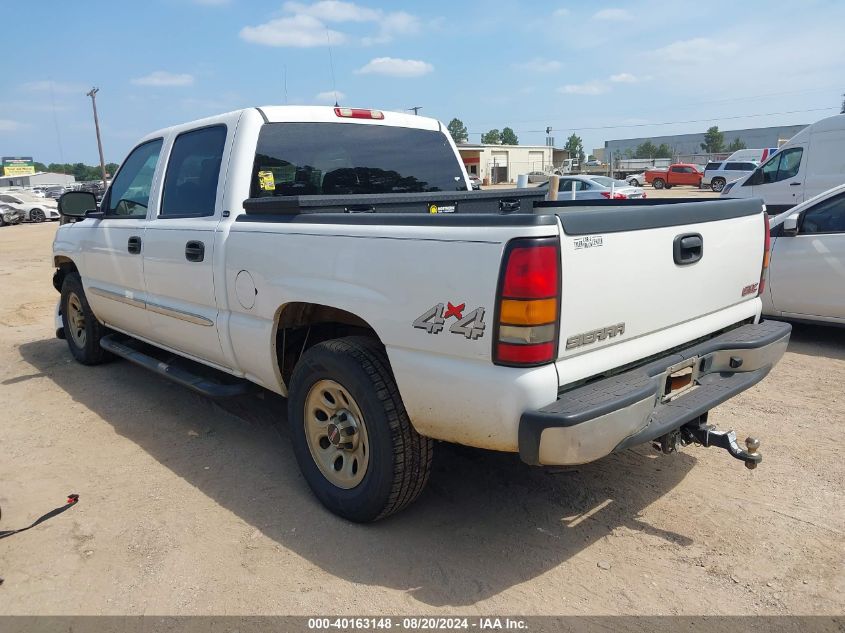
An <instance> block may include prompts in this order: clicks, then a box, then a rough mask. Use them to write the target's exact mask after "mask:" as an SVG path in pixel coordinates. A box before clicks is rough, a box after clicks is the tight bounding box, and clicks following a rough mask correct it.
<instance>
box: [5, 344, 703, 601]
mask: <svg viewBox="0 0 845 633" xmlns="http://www.w3.org/2000/svg"><path fill="white" fill-rule="evenodd" d="M20 352H21V355H22V356H23V358H24V359H25V360H26V361H27V362H28V363H30V364H31V365H32V366H33V367H34V369H35V370H37V371H39V372H42V373H43V374H45V375H47V376H49V378H50V379H51V380H53V381H54V382H55V383H56V385H57V386H58V387H59V388H61V389H63V390H64V391H66V392H67V393H68V394H70V396H71V397H72V398H74V399H75V400H76V401H77V402H80V403H81V404H83V405H84V406H85V407H87V408H89V409H90V410H92V411H94V412H95V413H97V414H98V415H99V416H100V417H101V418H102V419H103V420H104V421H106V422H107V423H109V424H110V425H112V427H113V428H114V430H115V431H116V432H117V433H119V434H120V435H122V436H124V437H126V438H128V439H129V440H131V441H132V442H134V443H135V444H137V445H138V446H139V447H140V448H141V449H143V450H144V451H146V452H147V453H148V454H149V455H151V456H152V457H153V458H154V459H156V460H157V461H158V462H159V463H160V464H162V465H163V466H165V467H166V468H168V469H170V470H171V471H172V472H173V473H175V474H176V475H178V476H179V477H182V478H184V479H185V480H186V481H187V482H188V483H190V484H191V485H193V486H195V487H196V488H197V489H199V490H200V491H202V492H203V493H204V494H206V495H207V496H208V497H210V498H212V499H213V500H214V501H216V502H217V503H219V504H220V505H221V506H222V507H224V508H225V509H227V510H229V511H231V512H233V513H234V514H236V515H237V516H238V517H240V519H242V520H243V521H245V522H246V523H248V524H250V525H252V526H254V527H255V528H257V529H258V530H260V531H261V532H262V533H264V534H265V535H267V536H268V537H270V538H271V539H273V540H274V541H276V542H277V543H278V544H279V545H280V546H281V547H284V548H286V549H289V550H291V551H293V552H295V553H296V554H298V555H299V556H302V557H303V558H305V559H306V560H307V561H309V562H310V563H311V564H313V565H315V566H318V567H320V568H322V569H324V570H325V571H326V572H328V573H330V574H332V575H334V576H336V577H338V578H341V579H343V580H346V581H349V582H354V583H363V584H366V585H377V586H384V587H389V588H393V589H398V590H403V591H407V592H409V593H410V594H411V595H413V596H414V598H416V599H417V600H420V601H422V602H424V603H426V604H429V605H433V606H445V605H454V606H460V605H470V604H474V603H476V602H478V601H479V600H482V599H485V598H488V597H490V596H493V595H496V594H498V593H500V592H502V591H504V590H506V589H508V588H510V587H513V586H515V585H518V584H520V583H523V582H526V581H528V580H530V579H532V578H535V577H537V576H539V575H541V574H544V573H545V572H547V571H549V570H551V569H553V568H555V567H556V566H558V565H559V564H561V563H562V562H564V561H566V560H568V559H570V558H572V557H573V556H576V555H577V554H579V552H581V551H582V550H584V549H585V548H587V547H589V546H590V545H591V544H593V543H595V542H596V541H597V540H599V539H601V538H603V537H605V536H607V535H609V534H610V533H611V532H612V531H613V530H615V529H618V528H620V527H622V528H627V529H630V530H636V531H639V532H643V533H645V534H647V535H650V536H651V537H654V538H659V539H663V540H665V541H668V542H670V543H672V544H675V545H681V546H687V545H690V544H691V541H690V539H689V538H687V537H686V536H684V535H681V534H676V533H673V532H671V531H667V530H665V529H663V528H661V526H660V525H654V524H650V523H649V522H647V521H646V520H644V519H643V518H641V516H640V513H641V512H642V511H643V510H644V509H645V508H646V507H647V506H649V505H650V504H651V503H653V502H654V501H656V500H657V499H659V498H660V497H662V496H663V495H665V494H666V493H667V492H669V491H670V490H671V489H672V488H674V487H675V486H676V485H677V484H678V483H679V482H680V481H681V480H682V479H683V478H684V476H685V475H686V474H687V472H688V471H689V470H690V469H691V468H692V467H693V466H694V464H695V458H694V457H693V456H692V454H690V453H681V454H679V455H675V456H671V457H665V458H664V457H659V456H657V455H656V454H653V453H652V452H651V449H650V448H648V447H641V448H639V449H637V450H636V451H626V452H624V453H622V454H619V455H614V456H611V457H609V458H606V459H604V460H601V461H600V462H597V463H594V464H589V465H586V466H581V467H578V468H577V469H539V468H529V467H528V466H526V465H525V464H523V463H522V462H520V461H519V459H518V457H516V456H514V455H510V454H503V453H494V452H488V451H481V450H475V449H468V448H463V447H458V446H453V445H448V444H438V446H437V449H436V455H435V462H434V471H433V475H432V478H431V482H430V484H429V486H428V489H427V490H426V491H425V492H424V493H423V495H422V496H421V498H420V499H418V500H417V502H416V503H415V504H414V505H413V506H412V507H410V508H409V509H407V510H405V511H404V512H402V513H401V514H399V515H396V516H394V517H391V518H389V519H387V520H385V521H382V522H379V523H376V524H372V525H366V526H362V525H355V524H352V523H348V522H346V521H343V520H341V519H338V518H336V517H335V516H334V515H332V514H330V513H328V512H327V511H325V510H324V509H323V508H322V506H320V505H319V503H318V502H317V501H316V500H315V499H314V497H312V496H311V494H310V491H309V490H308V488H307V486H306V484H305V482H304V480H303V479H302V477H301V476H300V474H299V471H298V469H297V466H296V462H295V460H294V457H293V454H292V452H291V449H290V447H289V441H288V430H287V423H286V421H285V416H284V407H285V401H284V400H283V399H281V398H279V397H277V396H275V395H272V394H269V393H267V394H264V397H263V398H260V397H250V398H244V399H238V400H230V401H227V402H225V403H220V404H218V403H215V402H212V401H210V400H207V399H205V398H202V397H200V396H197V395H195V394H193V393H192V392H190V391H188V390H186V389H183V388H181V387H178V386H176V385H173V384H171V383H168V382H167V381H165V380H163V379H161V378H159V377H157V376H154V375H152V374H149V373H148V372H145V371H144V370H143V369H140V368H138V367H135V366H133V365H131V364H129V363H126V362H113V363H109V364H106V365H101V366H98V367H83V366H81V365H78V364H76V363H72V362H68V360H67V359H68V352H67V348H66V345H65V343H63V342H62V341H58V340H43V341H37V342H33V343H28V344H25V345H22V346H21V347H20ZM188 431H196V432H198V434H199V435H198V437H197V436H196V433H191V434H189V433H188ZM108 485H109V484H108V482H104V483H103V486H104V488H107V487H108ZM144 485H145V484H144V483H143V482H139V485H138V490H131V489H129V490H122V491H121V494H123V495H129V496H132V495H138V497H139V499H140V498H145V497H143V495H144V494H146V492H145V490H144V489H143V488H144ZM79 492H80V493H83V496H84V494H85V493H86V492H89V493H90V492H95V491H86V490H80V491H79ZM136 507H139V508H141V507H143V504H140V505H138V506H136ZM139 511H142V510H139ZM148 511H149V512H154V511H155V510H154V509H153V508H151V509H149V510H148ZM587 564H590V565H595V562H593V561H591V560H590V561H587Z"/></svg>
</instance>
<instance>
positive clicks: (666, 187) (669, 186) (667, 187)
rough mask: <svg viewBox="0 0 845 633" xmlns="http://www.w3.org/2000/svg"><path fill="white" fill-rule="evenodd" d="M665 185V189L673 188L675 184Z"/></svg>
mask: <svg viewBox="0 0 845 633" xmlns="http://www.w3.org/2000/svg"><path fill="white" fill-rule="evenodd" d="M663 187H664V189H671V188H672V187H674V185H669V184H667V185H663Z"/></svg>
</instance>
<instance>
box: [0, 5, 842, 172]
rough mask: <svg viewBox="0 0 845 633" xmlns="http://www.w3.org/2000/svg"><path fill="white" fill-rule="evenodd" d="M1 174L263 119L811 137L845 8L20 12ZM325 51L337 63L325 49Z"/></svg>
mask: <svg viewBox="0 0 845 633" xmlns="http://www.w3.org/2000/svg"><path fill="white" fill-rule="evenodd" d="M3 15H4V23H5V24H6V27H5V28H4V29H3V50H4V52H5V55H4V61H5V63H4V65H3V79H2V82H0V155H2V156H32V157H33V158H34V159H35V160H36V161H40V162H43V163H50V162H84V163H87V164H95V163H96V162H97V161H98V155H97V145H96V138H95V135H94V125H93V116H92V113H91V101H90V99H89V98H87V97H86V96H85V93H86V92H87V91H88V90H90V88H91V87H93V86H97V87H98V88H99V89H100V91H99V93H98V95H97V107H98V110H99V115H100V124H101V130H102V137H103V146H104V150H105V157H106V161H107V162H120V161H121V160H122V158H123V157H124V156H125V154H126V153H127V152H128V151H129V150H130V149H131V148H132V147H133V145H134V144H135V142H136V141H137V139H138V138H140V137H141V136H143V135H145V134H147V133H148V132H151V131H153V130H156V129H158V128H161V127H166V126H169V125H174V124H177V123H183V122H187V121H191V120H193V119H198V118H201V117H204V116H209V115H213V114H218V113H222V112H227V111H230V110H235V109H238V108H242V107H249V106H257V105H269V104H285V103H289V104H327V105H333V104H334V101H335V95H336V96H337V99H338V101H339V103H340V104H341V105H344V106H352V107H369V108H378V109H384V110H405V109H407V108H410V107H413V106H419V107H420V108H421V110H420V114H423V115H426V116H431V117H435V118H438V119H440V120H441V121H443V122H444V123H448V121H449V120H451V119H452V118H453V117H457V118H459V119H461V120H462V121H463V122H464V124H465V125H466V126H467V129H468V130H469V132H470V141H471V142H479V141H480V136H481V133H482V132H485V131H487V130H490V129H492V128H497V129H501V128H503V127H505V126H509V127H511V128H513V129H514V130H515V131H516V133H517V135H518V137H519V140H520V143H522V144H543V143H544V142H545V141H544V139H545V128H546V127H552V128H553V132H552V136H553V137H554V138H555V141H556V145H558V146H561V145H563V144H564V142H565V140H566V138H567V137H568V136H569V135H570V134H572V133H573V132H575V133H577V134H578V135H579V136H581V138H582V139H583V141H584V147H585V149H586V150H587V152H588V153H589V152H590V151H591V150H592V148H594V147H601V146H603V144H604V141H606V140H610V139H620V138H631V137H647V136H650V135H653V136H658V135H664V134H679V133H687V132H703V131H704V130H706V129H707V128H708V127H709V126H711V125H718V126H719V127H720V129H722V130H731V129H743V128H749V127H763V126H769V125H791V124H798V123H811V122H813V121H816V120H818V119H821V118H824V117H826V116H829V115H831V114H835V113H837V112H838V111H839V106H840V104H841V102H842V93H843V92H845V72H843V70H845V62H843V60H845V37H842V33H843V24H845V2H842V1H841V0H802V2H800V3H795V2H794V1H788V2H787V1H779V0H769V1H757V0H746V1H744V2H735V1H721V0H708V1H702V2H685V3H681V2H665V1H658V0H635V1H632V2H622V1H615V2H610V3H604V2H600V1H595V2H589V3H587V2H563V1H559V2H555V1H553V0H551V1H550V0H546V1H543V2H525V1H523V2H507V1H503V0H485V1H484V2H461V1H457V0H452V1H450V2H446V1H441V0H428V1H426V2H424V3H423V2H415V3H412V2H404V3H402V2H386V1H378V0H361V1H360V2H358V1H357V0H356V2H346V1H338V0H318V1H308V0H302V1H287V2H285V1H284V0H283V1H281V2H279V1H263V0H262V1H259V0H145V1H144V2H133V1H128V2H114V1H110V2H99V1H88V2H84V3H83V2H66V1H65V0H42V1H39V2H14V3H10V4H9V6H6V7H4V10H3ZM329 44H331V46H329Z"/></svg>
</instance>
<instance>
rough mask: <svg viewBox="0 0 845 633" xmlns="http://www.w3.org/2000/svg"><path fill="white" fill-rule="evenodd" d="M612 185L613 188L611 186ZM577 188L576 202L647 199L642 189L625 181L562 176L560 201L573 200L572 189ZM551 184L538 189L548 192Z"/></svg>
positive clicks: (600, 177) (595, 177) (597, 177)
mask: <svg viewBox="0 0 845 633" xmlns="http://www.w3.org/2000/svg"><path fill="white" fill-rule="evenodd" d="M611 185H612V186H611ZM573 186H574V187H575V200H602V199H604V200H607V199H610V198H611V197H612V198H613V199H615V200H633V199H638V198H639V199H642V198H645V197H646V194H645V191H643V189H642V188H640V187H632V186H631V185H629V184H628V183H627V182H625V181H624V180H614V179H613V178H608V177H607V176H561V178H560V186H559V188H558V199H559V200H571V199H572V188H573ZM548 187H549V184H548V183H545V184H543V185H540V187H538V188H539V189H543V190H548Z"/></svg>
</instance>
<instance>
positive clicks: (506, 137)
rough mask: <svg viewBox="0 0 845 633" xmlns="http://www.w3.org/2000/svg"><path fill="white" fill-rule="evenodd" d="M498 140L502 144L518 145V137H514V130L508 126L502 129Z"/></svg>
mask: <svg viewBox="0 0 845 633" xmlns="http://www.w3.org/2000/svg"><path fill="white" fill-rule="evenodd" d="M500 140H501V141H502V145H519V139H518V138H517V137H516V132H514V131H513V130H512V129H511V128H509V127H506V128H504V129H503V130H502V135H501V137H500Z"/></svg>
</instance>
